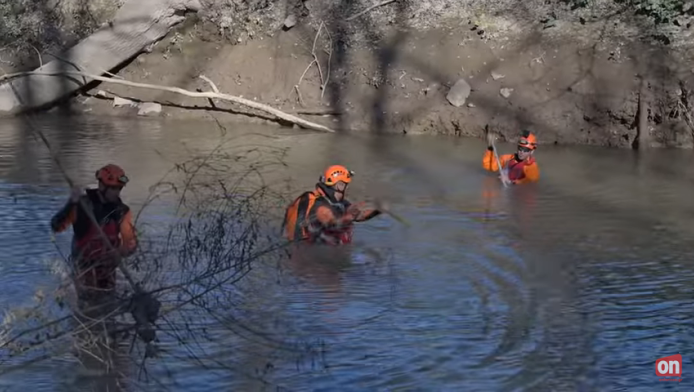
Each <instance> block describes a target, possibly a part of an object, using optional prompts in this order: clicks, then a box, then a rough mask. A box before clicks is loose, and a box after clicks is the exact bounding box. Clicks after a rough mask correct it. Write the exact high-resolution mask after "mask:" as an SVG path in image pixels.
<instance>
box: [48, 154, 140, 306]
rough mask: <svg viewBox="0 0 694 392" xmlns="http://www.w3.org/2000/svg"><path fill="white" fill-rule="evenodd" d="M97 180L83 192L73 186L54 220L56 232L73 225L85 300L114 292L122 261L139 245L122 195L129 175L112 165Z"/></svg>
mask: <svg viewBox="0 0 694 392" xmlns="http://www.w3.org/2000/svg"><path fill="white" fill-rule="evenodd" d="M96 179H97V180H98V182H99V185H98V188H97V189H87V190H86V192H84V193H83V192H82V189H80V188H73V190H72V193H71V195H70V199H69V200H68V202H67V204H66V205H65V206H64V207H63V208H62V209H61V210H60V211H58V212H57V213H56V214H55V215H54V216H53V218H52V219H51V229H52V230H53V232H54V233H59V232H62V231H65V230H66V229H67V228H68V227H70V226H72V229H73V232H74V236H73V240H72V254H71V258H72V260H73V262H74V267H75V273H76V278H75V284H76V286H77V293H78V295H79V296H80V298H82V299H93V298H94V297H95V296H101V295H104V294H110V293H112V292H113V291H114V289H115V285H116V268H117V267H118V264H117V263H118V261H119V260H120V258H121V257H125V256H129V255H131V254H132V253H133V252H134V251H135V249H136V248H137V236H136V234H135V228H134V225H133V216H132V212H131V211H130V208H129V207H128V206H127V205H126V204H125V203H123V201H122V200H121V198H120V193H121V190H122V189H123V187H124V186H125V185H126V184H127V183H128V177H127V176H126V175H125V172H124V171H123V169H121V168H120V167H119V166H117V165H114V164H108V165H106V166H104V167H102V168H101V169H99V170H98V171H97V172H96ZM83 208H88V209H90V210H91V211H90V212H91V215H92V217H93V218H94V219H95V220H96V222H98V224H99V226H100V227H101V231H102V232H103V234H104V235H105V236H106V237H107V238H108V241H109V242H110V244H107V243H106V241H105V240H104V237H103V235H102V234H101V233H99V230H98V229H97V228H96V227H95V226H94V223H93V220H92V218H91V217H90V216H89V215H90V214H88V213H87V212H86V211H85V210H84V209H83ZM114 251H115V252H118V254H114Z"/></svg>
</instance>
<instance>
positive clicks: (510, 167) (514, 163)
mask: <svg viewBox="0 0 694 392" xmlns="http://www.w3.org/2000/svg"><path fill="white" fill-rule="evenodd" d="M533 163H535V159H533V157H530V158H528V159H526V160H524V161H518V160H517V159H516V157H515V156H514V157H513V158H511V159H510V160H509V161H508V163H507V164H506V169H507V173H508V179H509V180H511V181H516V180H522V179H523V178H525V171H524V169H525V167H526V166H530V165H532V164H533Z"/></svg>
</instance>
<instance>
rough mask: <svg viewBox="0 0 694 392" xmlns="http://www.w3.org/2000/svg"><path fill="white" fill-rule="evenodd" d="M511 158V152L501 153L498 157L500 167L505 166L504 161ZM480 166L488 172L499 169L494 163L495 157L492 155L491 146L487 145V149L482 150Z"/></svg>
mask: <svg viewBox="0 0 694 392" xmlns="http://www.w3.org/2000/svg"><path fill="white" fill-rule="evenodd" d="M512 158H513V154H506V155H501V156H500V157H499V162H500V163H501V167H506V163H508V161H510V160H511V159H512ZM482 167H483V168H484V170H488V171H490V172H496V171H498V170H499V165H497V163H496V157H494V148H493V147H488V148H487V151H485V152H484V156H483V157H482Z"/></svg>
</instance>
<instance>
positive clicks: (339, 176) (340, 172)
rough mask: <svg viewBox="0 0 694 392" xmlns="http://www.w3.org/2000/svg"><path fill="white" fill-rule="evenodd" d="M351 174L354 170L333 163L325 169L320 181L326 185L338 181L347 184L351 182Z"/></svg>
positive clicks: (331, 184)
mask: <svg viewBox="0 0 694 392" xmlns="http://www.w3.org/2000/svg"><path fill="white" fill-rule="evenodd" d="M353 175H354V172H353V171H351V170H348V169H347V168H346V167H344V166H342V165H333V166H330V167H329V168H327V169H325V172H324V173H323V175H322V176H321V177H320V181H321V182H322V183H323V184H325V185H327V186H333V185H335V184H337V183H338V182H340V181H342V182H344V183H345V184H349V183H350V182H352V176H353Z"/></svg>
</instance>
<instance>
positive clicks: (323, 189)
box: [282, 165, 381, 245]
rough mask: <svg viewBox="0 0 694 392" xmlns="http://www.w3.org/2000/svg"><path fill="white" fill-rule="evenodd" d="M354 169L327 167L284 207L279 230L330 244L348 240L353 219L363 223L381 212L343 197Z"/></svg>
mask: <svg viewBox="0 0 694 392" xmlns="http://www.w3.org/2000/svg"><path fill="white" fill-rule="evenodd" d="M353 176H354V172H353V171H351V170H348V169H347V168H346V167H344V166H342V165H333V166H330V167H328V168H327V169H326V170H325V172H324V173H323V175H322V176H321V177H320V179H319V181H318V183H317V184H316V188H315V190H313V191H308V192H304V193H303V194H301V195H300V196H299V197H297V198H296V199H295V200H294V201H293V202H292V204H290V205H289V206H288V207H287V210H286V212H285V214H284V222H283V223H282V230H283V231H284V236H285V238H287V240H289V241H307V242H309V243H322V244H330V245H340V244H348V243H351V242H352V228H353V223H354V222H365V221H367V220H370V219H372V218H374V217H376V216H378V215H380V214H381V211H380V210H379V209H378V208H374V209H366V208H364V204H365V203H363V202H362V203H358V204H352V203H350V202H349V201H347V199H345V192H346V191H347V187H348V186H349V184H350V183H351V182H352V177H353Z"/></svg>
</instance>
